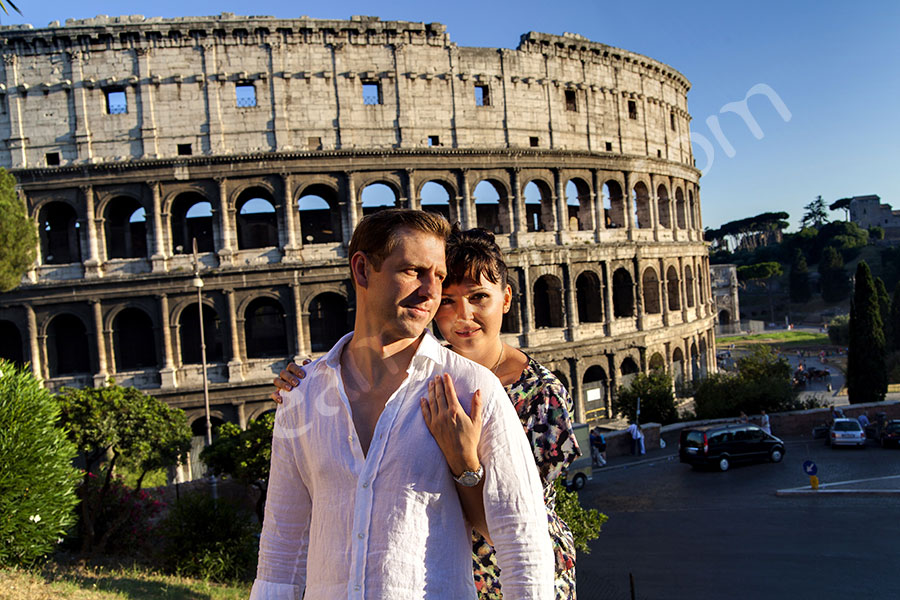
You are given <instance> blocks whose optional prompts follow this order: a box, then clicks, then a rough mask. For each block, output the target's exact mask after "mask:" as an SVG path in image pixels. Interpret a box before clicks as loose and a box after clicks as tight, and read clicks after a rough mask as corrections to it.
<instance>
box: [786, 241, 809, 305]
mask: <svg viewBox="0 0 900 600" xmlns="http://www.w3.org/2000/svg"><path fill="white" fill-rule="evenodd" d="M790 286H791V302H809V299H810V298H811V297H812V292H811V291H810V289H809V267H808V266H807V264H806V258H805V257H804V256H803V252H801V251H800V249H799V248H797V249H796V250H794V259H793V261H791V277H790Z"/></svg>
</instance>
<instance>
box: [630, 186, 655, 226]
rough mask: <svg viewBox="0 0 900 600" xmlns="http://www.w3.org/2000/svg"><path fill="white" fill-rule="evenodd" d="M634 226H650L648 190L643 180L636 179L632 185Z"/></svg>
mask: <svg viewBox="0 0 900 600" xmlns="http://www.w3.org/2000/svg"><path fill="white" fill-rule="evenodd" d="M633 200H634V226H635V228H637V229H647V228H648V227H652V225H653V223H652V222H651V218H650V192H649V191H648V190H647V186H646V185H644V182H642V181H638V182H637V183H636V184H635V185H634V195H633Z"/></svg>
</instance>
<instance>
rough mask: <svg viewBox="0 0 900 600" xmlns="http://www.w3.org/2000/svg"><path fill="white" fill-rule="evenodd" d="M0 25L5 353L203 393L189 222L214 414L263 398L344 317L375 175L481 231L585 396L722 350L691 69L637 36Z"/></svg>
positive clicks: (261, 21) (518, 321) (396, 27)
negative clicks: (9, 274)
mask: <svg viewBox="0 0 900 600" xmlns="http://www.w3.org/2000/svg"><path fill="white" fill-rule="evenodd" d="M0 52H2V54H3V58H4V60H3V71H2V72H0V107H2V114H0V136H2V139H3V140H5V141H6V143H5V144H2V145H0V166H4V167H6V168H8V169H10V170H12V172H13V173H14V174H15V175H16V177H17V178H18V180H19V182H20V188H21V195H22V198H23V201H24V202H25V203H26V204H27V207H28V210H29V212H30V214H31V215H32V217H33V218H34V220H35V222H36V223H37V224H38V226H39V231H40V237H41V241H40V248H39V252H38V260H37V261H36V264H35V265H34V268H33V269H31V270H30V271H29V273H28V274H27V276H26V281H25V282H24V284H23V285H22V286H20V287H19V288H18V289H17V290H15V291H13V292H10V293H8V294H5V295H4V296H2V297H0V330H2V332H3V336H2V337H3V341H2V342H0V353H2V355H4V356H10V357H13V358H15V359H17V360H21V361H30V362H31V364H32V368H33V369H34V372H35V373H36V374H37V375H38V376H40V377H42V378H43V379H45V380H46V381H47V385H48V386H49V387H51V388H53V389H56V388H58V387H60V386H62V385H82V386H83V385H101V384H103V382H104V381H106V380H107V379H108V378H110V377H111V378H113V379H115V380H116V381H117V382H119V383H121V384H125V385H135V386H137V387H140V388H143V389H147V390H148V391H150V392H151V393H153V394H154V395H156V396H157V397H159V398H162V399H164V400H166V401H168V402H170V403H172V404H173V405H177V406H180V407H182V408H184V409H186V410H187V411H188V412H189V416H190V417H191V419H192V420H194V419H199V417H200V416H201V415H202V406H203V399H202V377H201V368H200V364H199V363H200V358H199V357H200V351H199V346H200V335H199V333H197V330H198V329H199V325H200V322H201V317H200V316H199V315H200V314H201V310H200V309H199V307H198V303H197V289H196V287H194V281H195V278H194V266H193V263H192V258H191V246H192V243H193V242H194V241H196V243H197V247H198V257H199V265H198V269H199V276H200V277H201V278H202V282H203V288H202V306H203V308H202V314H203V317H202V322H203V324H204V327H205V341H206V352H207V357H208V362H209V364H210V368H209V375H208V380H209V382H210V395H211V404H212V407H213V414H214V415H215V417H216V418H217V419H221V420H234V421H237V422H240V423H241V424H243V423H245V422H246V421H247V420H248V419H251V418H254V417H255V416H257V415H259V414H261V413H262V412H265V411H266V410H270V409H271V408H272V406H273V405H272V403H271V402H269V401H267V397H268V395H269V392H270V385H271V381H272V379H273V378H274V377H275V376H276V374H277V373H278V371H279V370H280V369H281V368H282V367H283V365H284V364H285V362H286V360H288V359H289V358H293V357H304V356H315V355H318V354H321V353H322V352H323V351H324V350H326V349H327V348H328V347H329V346H330V345H331V344H332V343H333V342H334V341H335V340H336V339H337V337H339V336H340V335H341V334H342V333H344V332H346V331H347V330H348V329H349V327H350V326H351V325H352V322H353V310H354V306H353V305H354V299H353V293H352V287H351V285H350V284H349V281H348V272H347V268H346V261H347V256H346V254H347V252H346V250H347V243H348V242H349V239H350V235H351V232H352V231H353V228H354V226H355V224H356V223H357V222H358V221H359V219H360V218H362V216H363V215H364V214H367V213H369V212H371V211H372V210H377V205H378V204H379V202H373V201H372V200H371V197H369V196H367V194H368V193H369V192H370V190H375V189H377V188H380V189H382V190H383V191H384V192H385V193H386V194H387V196H388V204H393V205H395V206H405V207H413V208H424V209H426V210H433V211H436V212H439V213H441V214H444V215H445V216H446V217H447V218H449V219H450V220H451V221H456V220H459V221H460V222H461V223H462V225H463V226H464V227H474V226H484V227H486V228H489V229H491V230H493V231H494V232H495V234H496V236H497V240H498V242H499V244H500V245H501V246H502V247H503V248H504V249H505V251H506V257H507V260H508V262H509V266H510V268H511V273H512V276H511V277H512V285H513V287H514V290H515V303H514V307H513V311H512V312H511V314H510V315H509V317H508V318H507V319H506V321H505V323H504V332H505V335H506V336H507V339H508V341H509V342H510V343H512V344H515V345H518V346H520V347H522V348H523V349H526V350H527V351H528V352H530V353H531V354H533V355H534V356H535V357H536V358H537V359H538V360H540V361H541V362H543V363H545V364H547V365H548V366H549V367H550V368H552V369H553V370H554V371H556V372H557V373H558V374H559V375H560V376H561V377H562V378H563V379H564V381H565V383H566V384H567V385H568V386H569V387H570V390H571V391H572V393H573V395H574V397H575V398H576V407H577V408H576V410H577V418H578V419H579V420H585V419H589V418H597V417H601V416H604V415H605V413H606V401H607V399H608V397H609V393H610V390H611V389H614V388H615V386H617V385H619V384H621V383H623V382H627V381H628V379H629V378H630V376H631V375H633V374H634V373H636V372H639V371H646V370H648V369H650V368H666V369H670V370H672V372H673V373H674V374H675V375H676V377H677V378H679V379H684V378H688V379H690V378H693V377H696V376H702V374H703V373H705V372H706V370H707V369H709V368H714V364H715V361H714V360H712V359H711V357H713V356H714V337H713V326H714V318H715V314H716V310H715V304H714V299H713V295H712V293H711V290H710V278H709V265H708V260H707V251H706V245H705V243H704V242H703V230H702V223H701V219H700V204H699V185H698V179H699V172H698V171H697V170H696V169H695V168H694V166H693V157H692V156H691V149H690V144H689V139H688V125H689V121H690V116H689V115H688V112H687V91H688V89H689V83H688V81H687V80H686V79H685V78H684V77H683V76H682V75H681V74H680V73H678V72H677V71H675V70H673V69H672V68H670V67H668V66H666V65H664V64H662V63H659V62H657V61H655V60H653V59H650V58H647V57H644V56H640V55H638V54H634V53H631V52H627V51H625V50H620V49H617V48H612V47H610V46H606V45H603V44H599V43H594V42H590V41H588V40H585V39H583V38H581V37H579V36H572V35H564V36H553V35H546V34H541V33H528V34H525V35H523V36H522V38H521V42H520V45H519V47H518V48H517V49H515V50H510V49H496V48H465V47H458V46H456V45H455V44H453V43H451V42H450V39H449V36H448V34H447V33H446V31H445V29H444V27H443V26H442V25H439V24H433V23H432V24H422V23H409V22H382V21H379V20H378V19H375V18H371V17H354V18H352V19H351V20H349V21H330V20H313V19H306V18H301V19H293V20H282V19H274V18H270V17H236V16H233V15H228V14H224V15H221V16H218V17H200V18H184V19H144V18H143V17H119V18H108V17H98V18H96V19H91V20H86V21H69V22H67V23H66V25H65V26H61V27H60V26H52V27H49V28H46V29H30V28H22V27H3V28H0ZM376 184H380V185H376ZM528 190H535V191H534V193H533V194H532V195H531V196H528V194H529V193H531V192H529V191H528ZM526 200H527V201H526ZM381 204H383V202H381Z"/></svg>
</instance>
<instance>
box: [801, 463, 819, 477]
mask: <svg viewBox="0 0 900 600" xmlns="http://www.w3.org/2000/svg"><path fill="white" fill-rule="evenodd" d="M803 472H804V473H806V474H807V475H809V476H810V477H812V476H813V475H815V474H817V473H818V472H819V468H818V467H817V466H816V463H814V462H813V461H811V460H808V461H806V462H804V463H803Z"/></svg>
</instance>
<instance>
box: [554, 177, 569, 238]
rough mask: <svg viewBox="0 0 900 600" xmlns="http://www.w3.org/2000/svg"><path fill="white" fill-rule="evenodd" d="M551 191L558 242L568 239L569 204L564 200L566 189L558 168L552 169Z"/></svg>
mask: <svg viewBox="0 0 900 600" xmlns="http://www.w3.org/2000/svg"><path fill="white" fill-rule="evenodd" d="M553 191H554V194H556V198H555V202H554V204H555V206H556V227H555V228H554V229H555V230H556V232H557V239H558V240H559V243H560V244H565V243H566V242H568V241H569V204H568V202H567V201H566V189H565V187H564V185H563V178H562V173H560V171H559V169H553Z"/></svg>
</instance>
